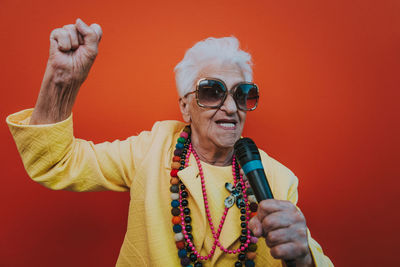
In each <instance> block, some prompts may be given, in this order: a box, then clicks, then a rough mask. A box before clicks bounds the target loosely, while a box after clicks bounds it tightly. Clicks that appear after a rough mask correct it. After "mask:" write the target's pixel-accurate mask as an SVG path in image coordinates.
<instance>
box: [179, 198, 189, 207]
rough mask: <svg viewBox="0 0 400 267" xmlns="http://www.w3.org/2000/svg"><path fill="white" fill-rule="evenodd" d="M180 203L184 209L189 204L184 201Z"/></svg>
mask: <svg viewBox="0 0 400 267" xmlns="http://www.w3.org/2000/svg"><path fill="white" fill-rule="evenodd" d="M181 203H182V206H184V207H186V206H187V205H188V204H189V202H188V201H187V200H186V199H183V200H182V202H181Z"/></svg>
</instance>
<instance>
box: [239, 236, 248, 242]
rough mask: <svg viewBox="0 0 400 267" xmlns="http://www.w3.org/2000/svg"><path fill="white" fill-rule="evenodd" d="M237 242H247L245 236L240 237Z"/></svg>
mask: <svg viewBox="0 0 400 267" xmlns="http://www.w3.org/2000/svg"><path fill="white" fill-rule="evenodd" d="M239 240H240V243H245V242H246V241H247V236H245V235H241V236H240V238H239Z"/></svg>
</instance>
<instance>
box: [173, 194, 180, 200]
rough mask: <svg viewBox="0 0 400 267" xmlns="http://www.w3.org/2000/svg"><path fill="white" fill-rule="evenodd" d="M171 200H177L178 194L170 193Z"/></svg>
mask: <svg viewBox="0 0 400 267" xmlns="http://www.w3.org/2000/svg"><path fill="white" fill-rule="evenodd" d="M171 199H172V200H177V199H179V194H178V193H172V194H171Z"/></svg>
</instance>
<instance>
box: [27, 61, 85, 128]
mask: <svg viewBox="0 0 400 267" xmlns="http://www.w3.org/2000/svg"><path fill="white" fill-rule="evenodd" d="M80 86H81V82H80V81H78V80H77V79H74V78H73V77H71V73H69V71H68V70H67V69H60V68H57V69H55V68H54V67H53V66H49V65H48V66H47V68H46V72H45V75H44V77H43V82H42V86H41V89H40V92H39V96H38V99H37V101H36V105H35V109H34V111H33V113H32V117H31V120H30V124H31V125H35V124H51V123H56V122H60V121H63V120H65V119H66V118H68V117H69V116H70V115H71V111H72V107H73V105H74V102H75V98H76V96H77V94H78V91H79V87H80Z"/></svg>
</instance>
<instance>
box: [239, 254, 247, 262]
mask: <svg viewBox="0 0 400 267" xmlns="http://www.w3.org/2000/svg"><path fill="white" fill-rule="evenodd" d="M238 259H239V260H241V261H244V260H245V259H246V255H245V254H244V253H240V254H239V256H238Z"/></svg>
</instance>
